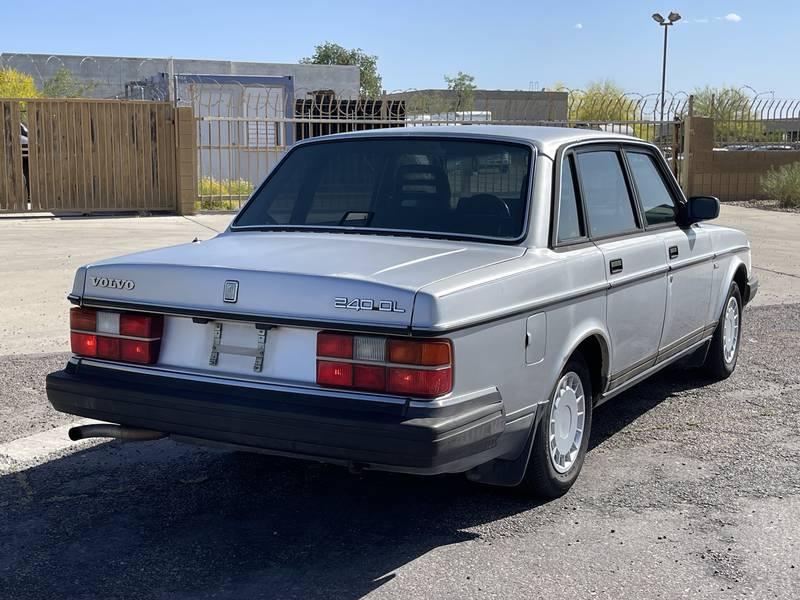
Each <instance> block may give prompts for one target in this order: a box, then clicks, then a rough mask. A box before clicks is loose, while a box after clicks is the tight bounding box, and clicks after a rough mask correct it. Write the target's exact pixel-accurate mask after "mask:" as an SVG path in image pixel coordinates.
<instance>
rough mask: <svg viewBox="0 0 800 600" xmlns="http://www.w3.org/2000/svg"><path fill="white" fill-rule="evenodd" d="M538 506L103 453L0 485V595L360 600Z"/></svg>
mask: <svg viewBox="0 0 800 600" xmlns="http://www.w3.org/2000/svg"><path fill="white" fill-rule="evenodd" d="M704 383H706V382H704V381H703V380H700V379H697V378H696V377H695V376H693V375H692V376H689V377H687V376H686V374H685V372H682V373H681V374H680V376H676V373H675V372H674V371H669V372H667V373H664V374H662V375H658V376H656V377H655V378H654V379H652V380H650V381H649V382H646V383H644V384H642V385H640V386H638V387H636V388H634V389H633V390H631V391H629V392H626V393H625V394H624V395H622V396H620V397H619V398H617V399H616V400H614V401H613V402H610V403H609V404H608V405H606V406H605V407H602V408H600V409H599V410H598V412H597V414H596V418H595V421H594V430H593V433H592V438H591V445H590V447H591V448H594V447H596V446H597V445H599V444H601V443H602V442H603V441H605V440H606V439H608V438H609V437H611V436H613V435H615V434H616V433H617V432H619V431H620V430H621V429H623V428H625V427H626V426H627V425H628V424H629V423H631V422H632V421H633V420H635V419H636V418H638V417H639V416H641V415H642V414H644V413H646V412H647V411H649V410H650V409H652V408H653V407H655V406H657V405H658V404H659V403H660V402H662V401H663V400H664V399H665V398H668V397H669V396H671V395H672V394H674V393H676V392H678V391H680V390H683V389H686V388H688V387H697V386H699V385H703V384H704ZM583 477H591V473H590V472H584V473H583ZM564 501H566V502H568V501H569V496H568V497H567V498H566V499H565V500H564ZM538 506H539V504H538V503H536V502H533V501H531V500H530V499H527V498H525V497H524V496H522V495H521V494H519V493H517V492H516V491H515V490H508V489H500V488H490V487H485V486H479V485H473V484H470V483H468V482H467V481H466V480H465V479H464V478H463V477H460V476H440V477H431V478H422V477H411V476H404V475H396V474H386V473H373V472H367V473H364V474H361V475H351V474H349V473H347V471H345V470H344V469H341V468H338V467H331V466H325V465H319V464H316V463H307V462H302V461H293V460H289V459H277V458H270V457H265V456H261V455H250V454H238V453H229V452H221V451H216V450H207V449H202V448H196V447H193V446H185V445H180V444H176V443H174V442H171V441H168V440H166V441H159V442H144V443H138V444H127V445H122V444H120V443H118V442H109V443H105V444H101V445H100V446H97V447H94V448H90V449H87V450H83V451H80V452H77V453H74V454H71V455H69V456H66V457H63V458H59V459H56V460H52V461H50V462H47V463H45V464H42V465H39V466H36V467H33V468H30V469H27V470H24V471H21V472H17V473H12V474H8V475H5V476H3V477H0V581H2V582H3V583H2V588H3V589H4V590H5V591H4V592H3V596H4V597H8V598H19V599H24V600H27V599H34V598H43V597H59V598H75V599H78V598H98V597H102V598H116V597H128V598H129V597H136V598H206V597H209V598H210V597H213V598H271V597H278V598H331V597H334V598H360V597H362V596H364V595H366V594H368V593H369V592H371V591H373V590H375V589H377V588H379V587H380V586H382V585H384V584H385V583H387V582H389V581H391V580H392V579H393V578H394V577H395V576H396V575H395V573H396V571H397V570H399V569H401V568H403V567H404V566H405V565H408V564H409V563H411V562H412V561H415V560H417V559H420V558H421V557H425V555H426V554H428V553H429V552H431V551H432V550H435V549H437V548H442V547H445V546H448V545H452V544H458V543H461V542H466V541H469V540H474V539H477V538H480V537H481V526H482V525H484V524H487V523H493V522H496V521H498V520H501V519H505V518H509V517H513V516H514V515H518V514H520V513H523V512H526V511H532V510H535V509H537V507H538Z"/></svg>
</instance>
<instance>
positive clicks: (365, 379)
mask: <svg viewBox="0 0 800 600" xmlns="http://www.w3.org/2000/svg"><path fill="white" fill-rule="evenodd" d="M353 387H355V388H358V389H360V390H370V391H373V392H383V391H384V390H385V389H386V367H384V366H383V365H377V366H373V365H355V366H354V368H353Z"/></svg>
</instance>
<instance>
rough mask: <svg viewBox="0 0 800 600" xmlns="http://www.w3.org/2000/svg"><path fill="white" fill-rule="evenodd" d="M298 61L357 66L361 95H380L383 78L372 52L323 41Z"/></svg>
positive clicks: (302, 62)
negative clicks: (349, 48) (312, 52)
mask: <svg viewBox="0 0 800 600" xmlns="http://www.w3.org/2000/svg"><path fill="white" fill-rule="evenodd" d="M300 63H301V64H312V65H354V66H357V67H358V70H359V76H360V85H361V95H363V96H366V97H368V98H377V97H378V96H380V95H381V85H382V83H383V80H382V79H381V76H380V74H379V73H378V57H377V56H375V55H374V54H367V53H366V52H364V51H363V50H362V49H361V48H353V49H351V50H348V49H347V48H345V47H343V46H340V45H339V44H335V43H333V42H325V43H324V44H320V45H318V46H315V47H314V54H313V55H312V56H307V57H305V58H301V59H300ZM334 91H336V90H334Z"/></svg>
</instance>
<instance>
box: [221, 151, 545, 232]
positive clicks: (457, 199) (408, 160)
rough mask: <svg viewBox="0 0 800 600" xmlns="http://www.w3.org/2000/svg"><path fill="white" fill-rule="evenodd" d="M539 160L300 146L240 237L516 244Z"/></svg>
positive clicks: (500, 154)
mask: <svg viewBox="0 0 800 600" xmlns="http://www.w3.org/2000/svg"><path fill="white" fill-rule="evenodd" d="M530 167H531V150H530V148H528V147H527V146H522V145H517V144H508V143H496V142H483V141H475V140H463V141H462V140H452V139H451V140H441V139H430V138H429V139H419V138H416V139H414V138H411V139H408V138H405V139H397V138H389V139H360V140H341V141H336V142H324V143H313V144H308V145H303V146H298V147H297V148H296V149H294V150H293V151H292V152H290V154H289V155H288V156H287V157H286V159H285V160H284V161H283V162H281V164H280V165H279V166H278V167H277V168H276V169H275V171H274V172H273V173H272V174H271V175H270V177H269V178H268V179H267V181H266V183H265V184H264V185H263V186H262V187H261V188H259V190H258V191H257V192H256V193H255V194H254V195H253V198H252V200H251V201H250V202H248V204H247V205H246V206H245V207H244V208H243V209H242V212H241V213H240V214H239V216H238V217H237V218H236V220H235V221H234V227H258V228H280V229H286V228H294V227H303V228H307V227H311V228H318V229H330V228H348V229H351V230H352V229H355V230H375V231H380V230H402V231H419V232H426V234H433V235H437V234H438V235H441V236H443V237H448V236H479V237H485V238H494V239H507V240H512V239H517V238H519V237H520V236H521V235H522V233H523V231H524V225H525V215H526V212H527V211H526V207H527V198H528V177H529V173H530Z"/></svg>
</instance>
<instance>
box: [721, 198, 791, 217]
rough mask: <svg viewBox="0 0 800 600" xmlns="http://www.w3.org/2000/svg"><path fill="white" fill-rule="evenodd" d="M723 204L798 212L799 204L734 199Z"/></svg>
mask: <svg viewBox="0 0 800 600" xmlns="http://www.w3.org/2000/svg"><path fill="white" fill-rule="evenodd" d="M725 204H729V205H731V206H743V207H744V208H760V209H761V210H774V211H776V212H787V213H796V214H800V206H781V204H780V202H778V201H777V200H734V201H732V202H726V203H725Z"/></svg>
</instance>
